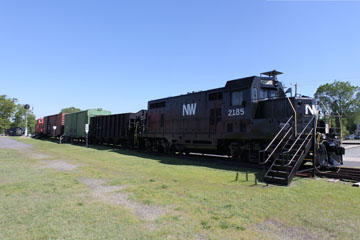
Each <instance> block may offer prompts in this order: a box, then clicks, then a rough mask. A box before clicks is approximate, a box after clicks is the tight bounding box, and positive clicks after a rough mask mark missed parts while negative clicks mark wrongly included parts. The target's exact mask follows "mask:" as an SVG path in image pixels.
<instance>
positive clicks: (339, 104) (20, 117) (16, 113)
mask: <svg viewBox="0 0 360 240" xmlns="http://www.w3.org/2000/svg"><path fill="white" fill-rule="evenodd" d="M314 97H315V99H316V100H317V102H318V106H319V108H320V111H321V113H322V116H326V115H333V116H339V117H341V120H342V121H341V122H342V128H343V129H342V130H343V133H344V134H349V133H353V132H354V131H355V129H356V126H357V124H359V123H360V88H359V87H358V86H353V85H351V84H350V82H342V81H337V80H335V81H334V82H333V83H326V84H323V85H320V86H319V87H318V89H317V90H316V92H315V94H314ZM25 111H26V110H25V108H24V105H23V104H20V103H19V101H18V99H16V98H10V97H8V96H7V95H0V133H4V132H5V131H6V130H7V129H9V128H11V127H25ZM78 111H81V109H79V108H76V107H68V108H63V109H61V112H64V113H73V112H78ZM35 123H36V117H35V115H34V113H33V111H32V109H29V110H28V123H27V127H28V132H29V133H33V132H34V130H35Z"/></svg>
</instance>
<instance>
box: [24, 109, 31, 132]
mask: <svg viewBox="0 0 360 240" xmlns="http://www.w3.org/2000/svg"><path fill="white" fill-rule="evenodd" d="M24 108H25V137H26V136H27V116H28V110H29V109H30V105H29V104H25V105H24Z"/></svg>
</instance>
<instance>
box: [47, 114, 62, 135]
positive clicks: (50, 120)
mask: <svg viewBox="0 0 360 240" xmlns="http://www.w3.org/2000/svg"><path fill="white" fill-rule="evenodd" d="M65 114H66V113H59V114H55V115H51V116H46V117H44V131H43V132H44V135H45V136H48V137H59V136H61V135H63V134H64V119H65ZM54 126H56V129H55V130H54ZM54 132H55V136H54Z"/></svg>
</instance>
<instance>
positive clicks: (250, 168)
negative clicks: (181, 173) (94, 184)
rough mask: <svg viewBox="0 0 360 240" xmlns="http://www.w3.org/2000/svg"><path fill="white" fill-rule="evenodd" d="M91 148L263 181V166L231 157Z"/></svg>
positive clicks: (110, 147) (44, 139) (81, 144)
mask: <svg viewBox="0 0 360 240" xmlns="http://www.w3.org/2000/svg"><path fill="white" fill-rule="evenodd" d="M39 140H41V141H47V142H52V143H59V140H58V139H49V138H42V139H39ZM62 144H71V145H75V146H80V147H85V143H84V142H73V143H62ZM89 148H92V149H96V150H99V151H110V152H115V153H119V154H122V155H127V156H131V157H140V158H145V159H148V160H150V161H157V162H159V163H162V164H167V165H188V166H199V167H208V168H213V169H219V170H227V171H234V172H239V173H248V174H249V176H250V175H251V178H254V176H256V178H257V179H258V180H259V181H262V179H263V172H262V168H260V167H259V165H257V164H250V163H246V162H235V161H236V160H233V161H232V160H231V159H228V158H221V157H208V156H202V155H169V154H160V153H148V152H144V151H142V150H138V149H129V148H121V147H120V146H113V145H94V144H89ZM235 177H236V176H235V174H234V179H235ZM249 178H250V177H249ZM234 181H235V180H234ZM239 181H240V180H239Z"/></svg>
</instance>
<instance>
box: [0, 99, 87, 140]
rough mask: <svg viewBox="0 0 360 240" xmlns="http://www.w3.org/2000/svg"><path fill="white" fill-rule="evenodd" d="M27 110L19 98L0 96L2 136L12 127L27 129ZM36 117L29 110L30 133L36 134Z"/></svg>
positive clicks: (75, 109)
mask: <svg viewBox="0 0 360 240" xmlns="http://www.w3.org/2000/svg"><path fill="white" fill-rule="evenodd" d="M78 111H81V109H79V108H75V107H69V108H63V109H61V112H64V113H73V112H78ZM25 114H26V109H25V108H24V104H21V103H19V100H18V99H17V98H11V97H8V96H7V95H5V94H4V95H0V134H5V133H6V130H7V129H9V128H12V127H24V128H25ZM35 124H36V116H35V114H34V112H33V110H32V109H28V116H27V128H28V133H34V132H35Z"/></svg>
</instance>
